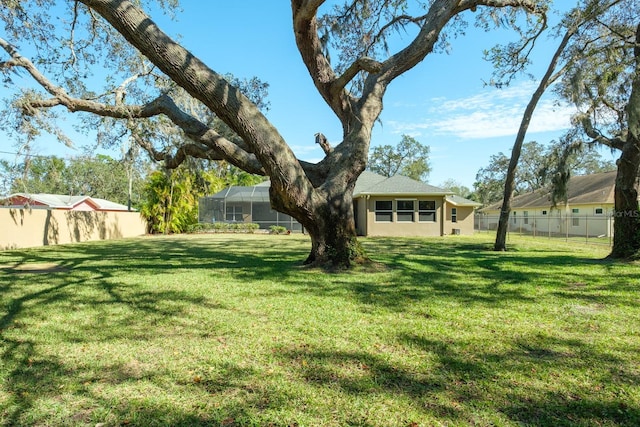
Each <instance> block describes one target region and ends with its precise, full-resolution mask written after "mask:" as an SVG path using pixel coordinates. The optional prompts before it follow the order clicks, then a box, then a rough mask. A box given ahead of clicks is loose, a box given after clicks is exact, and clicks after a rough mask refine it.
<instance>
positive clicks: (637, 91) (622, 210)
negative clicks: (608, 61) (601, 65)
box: [610, 24, 640, 258]
mask: <svg viewBox="0 0 640 427" xmlns="http://www.w3.org/2000/svg"><path fill="white" fill-rule="evenodd" d="M634 56H635V75H634V78H633V82H632V87H631V94H630V95H629V102H628V104H627V120H628V124H629V131H628V135H627V138H626V141H625V142H624V144H623V146H622V154H621V155H620V158H619V159H618V174H617V175H616V187H615V190H614V198H615V212H614V215H615V218H614V222H613V248H612V249H611V254H610V257H611V258H638V257H639V256H640V210H638V185H637V184H638V172H639V171H640V24H638V25H637V27H636V47H635V48H634Z"/></svg>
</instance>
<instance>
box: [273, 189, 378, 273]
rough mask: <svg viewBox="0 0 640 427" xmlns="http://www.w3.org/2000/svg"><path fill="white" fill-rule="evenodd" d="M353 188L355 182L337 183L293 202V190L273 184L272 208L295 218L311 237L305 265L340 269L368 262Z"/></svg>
mask: <svg viewBox="0 0 640 427" xmlns="http://www.w3.org/2000/svg"><path fill="white" fill-rule="evenodd" d="M353 187H354V184H353V183H352V184H347V185H346V188H344V184H342V185H340V184H336V185H334V186H333V187H332V188H331V189H330V190H329V191H327V190H326V189H322V190H321V189H316V190H315V193H314V194H313V195H309V196H308V197H306V198H305V200H300V201H296V200H292V199H291V192H290V191H285V190H282V189H280V188H279V187H278V186H277V185H273V183H272V185H271V188H270V198H271V204H272V206H273V207H274V208H275V209H277V210H278V211H281V212H284V213H287V214H289V215H291V216H293V217H294V218H296V219H297V220H298V221H299V222H300V223H301V224H302V226H303V227H304V228H305V231H306V232H307V233H308V234H309V236H310V237H311V252H310V253H309V256H308V257H307V259H306V260H305V261H304V264H305V265H310V266H318V267H323V268H331V269H341V268H348V267H350V266H352V265H353V264H356V263H361V262H364V261H365V260H366V259H367V258H366V256H365V254H364V251H363V249H362V247H361V246H360V243H359V242H358V239H357V236H356V229H355V222H354V216H353V198H352V195H353ZM301 206H305V207H304V208H301Z"/></svg>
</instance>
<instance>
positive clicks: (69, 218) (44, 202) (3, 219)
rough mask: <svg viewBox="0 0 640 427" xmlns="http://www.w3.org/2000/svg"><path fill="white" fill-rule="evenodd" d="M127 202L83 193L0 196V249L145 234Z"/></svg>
mask: <svg viewBox="0 0 640 427" xmlns="http://www.w3.org/2000/svg"><path fill="white" fill-rule="evenodd" d="M145 230H146V221H145V220H144V218H142V217H141V216H140V213H139V212H129V211H128V209H127V206H124V205H121V204H119V203H113V202H111V201H108V200H104V199H95V198H93V197H87V196H64V195H58V194H25V193H18V194H12V195H11V196H9V197H7V198H5V199H4V200H0V250H4V249H17V248H29V247H36V246H47V245H57V244H62V243H76V242H85V241H89V240H106V239H120V238H123V237H133V236H141V235H144V234H145Z"/></svg>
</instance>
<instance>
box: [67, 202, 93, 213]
mask: <svg viewBox="0 0 640 427" xmlns="http://www.w3.org/2000/svg"><path fill="white" fill-rule="evenodd" d="M97 209H98V208H97V206H95V205H93V204H91V203H89V202H88V201H86V200H85V201H83V202H82V203H78V204H77V205H75V206H74V207H73V208H71V210H72V211H95V210H97Z"/></svg>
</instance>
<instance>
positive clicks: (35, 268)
mask: <svg viewBox="0 0 640 427" xmlns="http://www.w3.org/2000/svg"><path fill="white" fill-rule="evenodd" d="M68 270H69V268H68V267H65V266H61V265H59V264H56V263H52V262H38V263H29V264H0V271H6V272H8V273H17V274H22V273H33V274H46V273H59V272H61V271H68Z"/></svg>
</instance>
